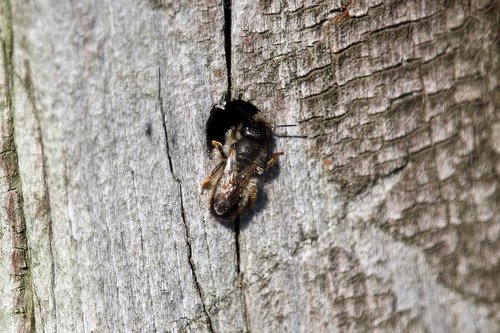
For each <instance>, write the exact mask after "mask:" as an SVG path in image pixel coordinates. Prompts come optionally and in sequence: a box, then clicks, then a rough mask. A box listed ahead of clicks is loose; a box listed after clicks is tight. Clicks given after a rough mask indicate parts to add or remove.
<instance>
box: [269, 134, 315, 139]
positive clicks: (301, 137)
mask: <svg viewBox="0 0 500 333" xmlns="http://www.w3.org/2000/svg"><path fill="white" fill-rule="evenodd" d="M274 136H275V137H277V138H290V139H306V138H307V135H286V134H283V135H282V134H274Z"/></svg>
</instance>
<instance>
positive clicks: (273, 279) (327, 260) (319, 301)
mask: <svg viewBox="0 0 500 333" xmlns="http://www.w3.org/2000/svg"><path fill="white" fill-rule="evenodd" d="M342 3H344V4H348V6H347V7H346V8H345V7H344V8H342V6H341V1H336V2H328V1H315V2H308V1H289V2H282V1H235V2H234V3H233V12H234V16H233V25H232V26H233V34H232V36H233V39H232V41H233V46H234V49H233V64H232V69H233V71H232V78H233V88H234V94H235V95H238V94H242V96H243V98H244V99H247V100H251V101H253V102H254V103H255V104H256V105H257V106H258V107H259V108H261V109H262V110H264V111H265V112H266V113H267V114H268V117H269V118H270V119H272V121H273V122H275V123H276V124H293V123H299V124H300V127H299V129H298V130H291V131H290V133H291V134H302V135H307V136H308V139H306V140H300V139H279V140H278V142H277V146H278V149H279V150H283V151H284V152H285V156H284V158H282V159H281V162H280V170H279V176H278V177H277V178H276V179H273V180H271V181H269V182H268V184H267V185H266V186H265V193H266V197H267V200H263V199H262V200H261V202H260V205H261V206H264V205H265V209H263V210H262V211H261V212H260V213H257V214H255V215H254V216H252V217H248V218H247V220H246V221H245V222H244V223H245V227H244V228H243V230H242V232H241V235H240V244H239V248H240V249H241V255H240V256H241V272H242V274H243V275H244V278H243V285H244V287H245V294H246V297H245V298H246V306H247V318H248V321H249V323H250V325H249V326H250V327H249V329H250V331H253V332H263V331H274V332H278V331H290V332H333V331H341V332H359V331H384V332H393V331H398V332H401V331H411V332H414V331H428V332H470V331H476V330H477V331H484V332H495V331H497V330H498V329H499V328H498V327H499V322H498V316H497V315H498V309H499V308H498V296H499V293H500V289H499V284H498V281H497V280H498V276H499V270H498V267H499V266H498V262H499V257H498V255H499V253H500V252H499V251H498V249H499V247H498V246H499V244H500V239H499V234H498V230H499V226H500V210H499V207H498V202H499V201H500V200H499V191H498V179H499V178H498V145H499V143H498V139H494V138H495V136H494V132H495V131H498V112H496V113H495V112H494V111H495V109H497V110H498V105H497V103H498V98H497V97H496V95H498V93H497V91H498V80H497V78H498V52H496V51H493V50H495V49H496V47H495V46H494V45H495V43H496V42H495V40H496V38H497V36H496V31H498V3H497V2H494V1H482V2H481V3H474V4H472V3H468V2H463V1H448V2H444V1H413V2H408V1H350V2H348V1H344V2H342ZM347 13H348V14H349V16H348V15H347ZM479 36H480V37H479ZM495 122H496V125H493V124H494V123H495ZM495 150H496V151H495Z"/></svg>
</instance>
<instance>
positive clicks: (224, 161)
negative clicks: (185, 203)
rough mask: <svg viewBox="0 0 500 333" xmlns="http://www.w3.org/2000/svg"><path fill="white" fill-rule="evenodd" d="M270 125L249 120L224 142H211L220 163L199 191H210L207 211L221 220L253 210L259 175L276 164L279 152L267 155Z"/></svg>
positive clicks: (228, 132)
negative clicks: (208, 209)
mask: <svg viewBox="0 0 500 333" xmlns="http://www.w3.org/2000/svg"><path fill="white" fill-rule="evenodd" d="M272 135H273V133H272V129H271V126H269V124H268V123H267V122H265V121H264V120H262V119H260V118H255V117H250V118H247V119H246V120H243V121H242V122H241V123H239V124H236V125H234V126H232V127H231V128H230V129H229V130H228V131H227V132H226V134H225V141H224V144H222V143H221V142H219V141H216V140H212V141H211V145H212V146H213V148H214V150H213V151H214V153H215V157H216V158H217V159H218V160H219V163H218V164H217V165H216V166H215V168H214V169H213V170H212V172H211V173H210V175H208V176H207V177H206V178H205V179H204V180H203V182H202V184H201V188H202V191H203V190H206V189H210V190H211V193H210V211H211V212H212V214H213V215H214V216H215V217H217V218H219V219H220V220H223V221H230V220H233V219H234V218H236V217H237V216H238V215H239V214H240V213H241V212H242V211H243V210H244V209H246V208H250V209H251V208H252V206H253V203H254V201H255V198H256V196H257V185H258V180H259V179H258V176H260V175H262V174H263V173H264V172H265V171H266V170H267V169H269V168H270V167H271V166H272V165H273V164H274V163H275V162H276V161H277V158H278V156H279V155H282V154H283V153H282V152H278V153H272V154H271V153H270V152H269V150H270V147H269V146H270V142H271V138H272Z"/></svg>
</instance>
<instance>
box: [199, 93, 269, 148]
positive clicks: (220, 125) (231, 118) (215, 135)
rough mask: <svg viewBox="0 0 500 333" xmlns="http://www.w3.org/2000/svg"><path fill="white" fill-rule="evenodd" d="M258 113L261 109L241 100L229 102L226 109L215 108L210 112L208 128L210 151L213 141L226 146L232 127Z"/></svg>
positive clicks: (208, 146)
mask: <svg viewBox="0 0 500 333" xmlns="http://www.w3.org/2000/svg"><path fill="white" fill-rule="evenodd" d="M257 113H259V109H257V108H256V107H255V106H254V105H253V104H251V103H249V102H245V101H242V100H240V99H237V100H234V101H231V102H228V103H227V104H226V107H225V108H224V109H221V108H219V107H217V106H214V107H213V108H212V110H211V111H210V117H209V118H208V120H207V126H206V134H207V148H208V151H209V152H210V151H212V148H213V147H212V144H211V142H212V140H215V141H219V142H221V143H222V144H224V141H225V135H226V132H227V131H228V130H229V129H230V128H231V127H233V126H237V125H239V124H241V123H242V122H243V121H245V120H247V119H249V118H252V117H253V116H255V115H256V114H257Z"/></svg>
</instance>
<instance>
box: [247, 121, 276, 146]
mask: <svg viewBox="0 0 500 333" xmlns="http://www.w3.org/2000/svg"><path fill="white" fill-rule="evenodd" d="M240 133H241V135H242V136H244V137H248V138H252V139H254V140H256V141H259V142H265V141H267V140H268V139H269V138H270V137H271V127H270V126H269V125H268V124H267V123H266V122H265V121H263V120H253V119H250V120H248V121H246V122H244V123H243V125H242V127H241V132H240Z"/></svg>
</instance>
